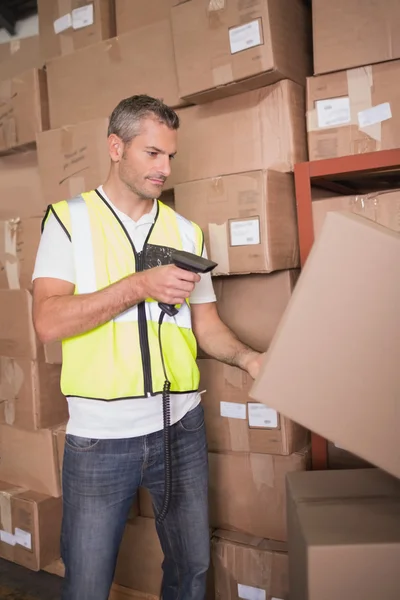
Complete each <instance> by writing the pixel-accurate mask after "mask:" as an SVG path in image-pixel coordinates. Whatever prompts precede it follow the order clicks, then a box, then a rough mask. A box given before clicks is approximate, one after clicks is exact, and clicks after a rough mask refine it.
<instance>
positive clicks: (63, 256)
mask: <svg viewBox="0 0 400 600" xmlns="http://www.w3.org/2000/svg"><path fill="white" fill-rule="evenodd" d="M99 192H100V193H101V194H102V196H103V198H104V199H105V200H107V202H109V204H110V205H111V206H112V208H113V209H114V210H115V212H116V213H117V215H118V217H119V218H120V219H121V221H122V223H123V224H124V226H125V228H126V230H127V232H128V233H129V235H130V237H131V239H132V241H133V243H134V245H135V248H136V249H137V251H138V252H140V251H141V250H142V249H143V245H144V242H145V240H146V237H147V235H148V233H149V230H150V227H151V225H152V224H153V222H154V218H155V215H156V212H157V204H156V201H155V202H154V206H153V208H152V210H151V212H149V213H147V214H145V215H143V216H142V217H141V218H140V219H139V221H137V222H135V221H133V220H132V219H131V218H130V217H128V216H127V215H125V214H124V213H122V212H121V211H120V210H118V209H117V208H116V207H115V206H114V205H113V204H112V203H111V201H110V199H109V198H107V196H106V195H105V193H104V191H103V189H102V187H100V188H99ZM203 256H206V253H205V251H204V253H203ZM39 277H52V278H55V279H63V280H65V281H69V282H71V283H75V268H74V261H73V254H72V244H71V242H70V241H69V239H68V237H67V235H66V234H65V232H64V230H63V229H62V227H61V225H60V224H59V222H58V221H57V219H56V218H55V217H54V215H53V214H50V216H49V218H48V221H47V223H46V227H45V228H44V231H43V234H42V237H41V241H40V245H39V249H38V253H37V257H36V264H35V270H34V273H33V278H32V279H38V278H39ZM215 300H216V298H215V294H214V289H213V285H212V280H211V275H210V274H205V275H202V276H201V281H199V283H198V284H196V286H195V288H194V290H193V292H192V294H191V296H190V302H191V303H192V304H205V303H207V302H215ZM199 402H200V395H199V393H198V392H194V393H190V394H171V424H173V423H176V422H177V421H179V420H180V419H182V417H183V416H184V415H185V414H186V413H187V412H188V411H189V410H192V409H193V408H195V407H196V406H197V405H198V404H199ZM68 408H69V422H68V425H67V433H70V434H73V435H77V436H82V437H89V438H101V439H107V438H110V439H116V438H129V437H137V436H141V435H147V434H149V433H153V432H155V431H160V430H161V429H162V428H163V415H162V396H161V394H159V395H157V396H149V397H147V398H136V399H132V400H116V401H114V402H104V401H100V400H90V399H85V398H75V397H71V398H69V399H68Z"/></svg>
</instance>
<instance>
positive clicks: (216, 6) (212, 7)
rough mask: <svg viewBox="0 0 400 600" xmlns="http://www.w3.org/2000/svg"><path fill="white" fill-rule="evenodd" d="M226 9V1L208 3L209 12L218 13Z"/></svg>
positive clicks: (212, 0) (216, 0)
mask: <svg viewBox="0 0 400 600" xmlns="http://www.w3.org/2000/svg"><path fill="white" fill-rule="evenodd" d="M224 8H225V0H210V1H209V3H208V11H209V12H216V11H217V10H223V9H224Z"/></svg>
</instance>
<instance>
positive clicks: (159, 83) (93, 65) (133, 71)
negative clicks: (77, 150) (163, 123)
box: [47, 21, 181, 129]
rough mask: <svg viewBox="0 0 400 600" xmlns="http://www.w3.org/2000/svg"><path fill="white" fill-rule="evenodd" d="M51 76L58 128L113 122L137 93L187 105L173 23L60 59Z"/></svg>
mask: <svg viewBox="0 0 400 600" xmlns="http://www.w3.org/2000/svg"><path fill="white" fill-rule="evenodd" d="M99 57H100V60H99ZM47 73H48V86H49V102H50V123H51V127H52V128H53V129H57V128H59V127H63V126H64V125H71V124H74V123H79V122H80V121H88V120H90V119H96V118H103V117H108V116H109V115H110V114H111V113H112V111H113V110H114V108H115V107H116V106H117V104H118V103H119V102H120V101H121V100H122V99H123V98H127V97H128V96H133V95H134V94H143V93H146V94H149V96H155V97H157V98H162V99H163V100H164V102H165V103H166V104H168V105H170V106H179V105H181V100H180V98H179V95H178V83H177V77H176V70H175V59H174V49H173V44H172V34H171V25H170V23H169V21H160V22H159V23H155V24H154V25H149V26H148V27H142V28H141V29H138V30H135V31H133V32H131V33H125V34H123V35H121V36H119V37H116V38H112V39H111V40H108V41H106V42H100V43H98V44H95V45H94V46H89V47H88V48H84V49H82V50H79V51H78V52H74V53H73V54H68V55H67V56H62V57H60V58H55V59H53V60H51V61H50V62H49V63H48V64H47ZM83 90H87V91H85V92H83Z"/></svg>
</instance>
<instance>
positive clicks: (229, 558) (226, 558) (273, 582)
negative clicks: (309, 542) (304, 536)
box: [211, 529, 289, 600]
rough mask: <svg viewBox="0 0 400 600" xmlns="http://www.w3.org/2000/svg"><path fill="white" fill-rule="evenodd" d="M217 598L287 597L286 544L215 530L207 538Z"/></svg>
mask: <svg viewBox="0 0 400 600" xmlns="http://www.w3.org/2000/svg"><path fill="white" fill-rule="evenodd" d="M211 560H212V563H213V567H214V573H215V594H216V598H217V599H221V600H238V599H239V598H249V599H250V600H253V599H254V600H261V599H262V600H264V599H267V598H272V599H273V600H274V599H275V600H278V599H279V600H288V598H289V573H288V570H289V564H288V563H289V561H288V554H287V545H286V544H285V543H284V542H274V541H272V540H265V539H262V538H259V537H254V536H249V535H246V534H243V533H237V532H232V531H223V530H222V529H218V530H217V531H216V532H215V533H214V536H213V538H212V541H211Z"/></svg>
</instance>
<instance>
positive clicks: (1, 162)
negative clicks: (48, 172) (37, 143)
mask: <svg viewBox="0 0 400 600" xmlns="http://www.w3.org/2000/svg"><path fill="white" fill-rule="evenodd" d="M45 210H46V204H45V202H44V201H43V194H42V187H41V182H40V176H39V168H38V162H37V153H36V150H29V151H27V152H18V153H13V154H10V155H9V156H0V219H2V220H5V219H14V218H20V219H25V218H29V217H40V216H42V217H43V215H44V212H45Z"/></svg>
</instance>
